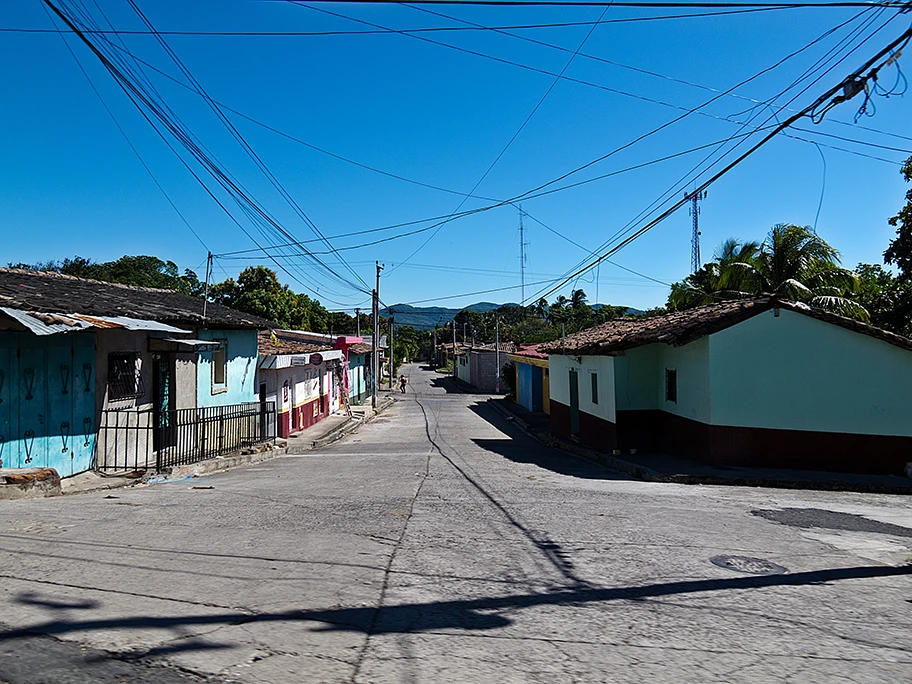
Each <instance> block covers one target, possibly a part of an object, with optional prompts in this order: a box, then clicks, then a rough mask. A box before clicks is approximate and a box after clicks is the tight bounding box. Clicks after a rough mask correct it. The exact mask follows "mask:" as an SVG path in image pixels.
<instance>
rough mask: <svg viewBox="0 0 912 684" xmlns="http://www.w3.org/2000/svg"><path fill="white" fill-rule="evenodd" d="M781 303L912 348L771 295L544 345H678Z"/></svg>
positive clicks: (580, 350)
mask: <svg viewBox="0 0 912 684" xmlns="http://www.w3.org/2000/svg"><path fill="white" fill-rule="evenodd" d="M774 307H778V308H782V309H788V310H790V311H795V312H797V313H801V314H804V315H805V316H810V317H811V318H816V319H818V320H821V321H825V322H827V323H832V324H833V325H838V326H839V327H842V328H846V329H848V330H852V331H854V332H858V333H861V334H863V335H869V336H870V337H875V338H877V339H880V340H883V341H884V342H888V343H889V344H892V345H895V346H897V347H902V348H903V349H909V350H912V340H910V339H908V338H906V337H902V336H901V335H896V334H894V333H891V332H887V331H886V330H881V329H880V328H875V327H874V326H871V325H868V324H866V323H862V322H861V321H856V320H854V319H852V318H846V317H844V316H839V315H838V314H834V313H830V312H828V311H823V310H822V309H815V308H812V307H810V306H808V305H807V304H802V303H800V302H790V301H787V300H782V299H776V298H772V297H758V298H756V299H746V300H736V301H725V302H719V303H718V304H710V305H708V306H700V307H697V308H694V309H687V310H685V311H674V312H672V313H668V314H665V315H664V316H653V317H650V318H619V319H616V320H613V321H607V322H606V323H602V324H601V325H597V326H595V327H593V328H589V329H587V330H583V331H580V332H578V333H575V334H573V335H568V336H567V337H566V339H565V340H564V342H563V343H562V342H561V340H555V341H554V342H548V343H546V344H543V345H541V346H540V349H541V351H543V352H547V353H550V354H560V353H563V352H565V353H568V354H577V355H581V354H582V355H587V356H592V355H611V354H615V353H617V352H621V351H624V350H625V349H633V348H634V347H641V346H643V345H646V344H653V343H656V342H663V343H665V344H671V345H674V346H676V347H679V346H681V345H685V344H687V343H688V342H693V341H694V340H696V339H698V338H700V337H703V336H705V335H711V334H712V333H715V332H719V331H720V330H724V329H725V328H728V327H730V326H733V325H735V324H737V323H740V322H741V321H744V320H747V319H748V318H751V317H753V316H756V315H757V314H759V313H762V312H764V311H768V310H769V309H771V308H774Z"/></svg>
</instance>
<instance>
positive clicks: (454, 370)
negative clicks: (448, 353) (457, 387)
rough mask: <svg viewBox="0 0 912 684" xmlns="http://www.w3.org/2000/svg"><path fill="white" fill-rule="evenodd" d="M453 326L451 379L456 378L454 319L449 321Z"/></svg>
mask: <svg viewBox="0 0 912 684" xmlns="http://www.w3.org/2000/svg"><path fill="white" fill-rule="evenodd" d="M450 324H451V325H452V326H453V377H454V378H455V377H456V319H455V318H454V319H453V320H452V321H450Z"/></svg>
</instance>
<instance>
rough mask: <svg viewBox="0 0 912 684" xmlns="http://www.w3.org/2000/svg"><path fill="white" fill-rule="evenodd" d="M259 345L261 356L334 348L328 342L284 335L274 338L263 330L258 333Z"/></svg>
mask: <svg viewBox="0 0 912 684" xmlns="http://www.w3.org/2000/svg"><path fill="white" fill-rule="evenodd" d="M257 347H258V348H259V352H260V356H272V355H282V354H313V353H314V352H323V351H330V350H331V349H332V347H331V346H329V345H328V344H319V343H317V342H299V341H297V340H289V339H287V338H282V337H276V338H275V339H273V337H272V335H271V334H270V333H269V332H261V333H260V334H259V335H257Z"/></svg>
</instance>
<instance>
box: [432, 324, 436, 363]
mask: <svg viewBox="0 0 912 684" xmlns="http://www.w3.org/2000/svg"><path fill="white" fill-rule="evenodd" d="M431 366H432V367H434V368H436V367H437V324H436V323H435V324H434V349H433V350H432V351H431Z"/></svg>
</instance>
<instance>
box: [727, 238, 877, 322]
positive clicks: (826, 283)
mask: <svg viewBox="0 0 912 684" xmlns="http://www.w3.org/2000/svg"><path fill="white" fill-rule="evenodd" d="M839 264H840V261H839V252H838V251H837V250H836V249H835V248H834V247H833V246H831V245H830V244H829V243H828V242H826V240H824V239H823V238H821V237H820V236H819V235H817V233H815V232H814V229H813V228H811V227H810V226H796V225H793V224H790V223H777V224H776V225H775V226H773V227H772V228H771V229H770V232H769V234H768V235H767V236H766V239H765V240H764V241H763V244H762V245H761V246H760V250H759V252H757V253H756V254H755V255H753V257H752V258H750V259H744V260H739V261H733V262H731V263H730V264H729V265H728V266H727V268H725V270H724V271H723V274H722V278H721V282H722V284H723V285H726V286H733V285H737V286H738V287H739V288H740V289H741V291H745V292H752V293H754V294H761V293H765V294H773V295H780V296H782V297H785V298H787V299H792V300H794V301H800V302H807V303H808V304H811V305H813V306H817V307H819V308H821V309H827V310H829V311H833V312H835V313H840V314H842V315H845V316H851V317H853V318H859V319H861V320H868V312H867V311H866V310H865V309H864V308H863V307H862V306H861V305H860V304H858V303H857V302H855V301H852V300H851V299H849V298H848V297H846V295H847V294H848V293H851V292H854V291H856V290H857V288H858V276H857V275H856V274H855V273H854V272H852V271H850V270H848V269H846V268H842V266H840V265H839Z"/></svg>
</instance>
